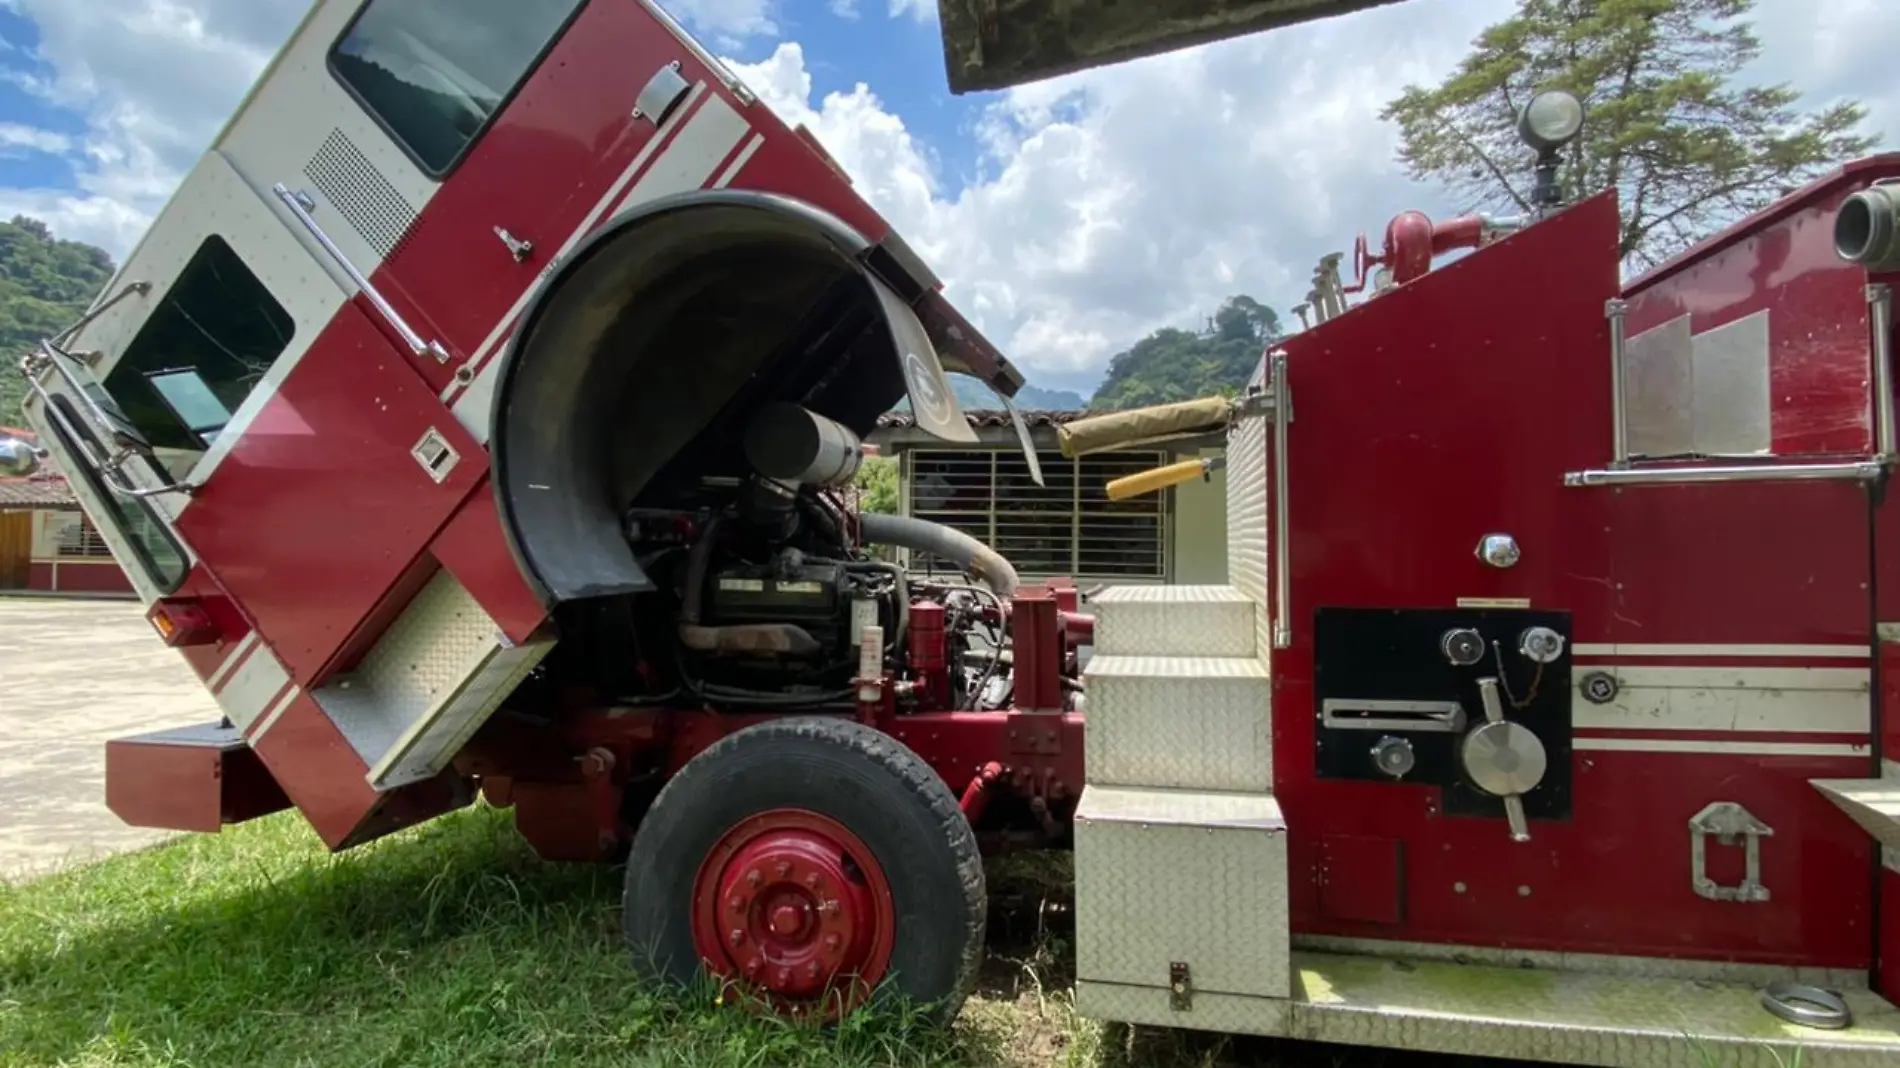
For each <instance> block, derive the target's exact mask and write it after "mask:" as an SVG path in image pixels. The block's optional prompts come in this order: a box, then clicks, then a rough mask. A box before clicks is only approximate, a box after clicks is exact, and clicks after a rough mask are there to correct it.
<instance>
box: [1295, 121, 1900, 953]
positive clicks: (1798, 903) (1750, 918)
mask: <svg viewBox="0 0 1900 1068" xmlns="http://www.w3.org/2000/svg"><path fill="white" fill-rule="evenodd" d="M1895 171H1900V164H1897V163H1896V161H1894V160H1892V159H1888V160H1886V161H1885V163H1884V169H1883V170H1882V171H1880V172H1879V173H1883V174H1884V173H1892V172H1895ZM1869 177H1870V174H1869V173H1868V172H1867V171H1865V170H1860V171H1858V172H1855V173H1849V174H1846V175H1845V176H1840V177H1837V178H1836V180H1834V181H1833V182H1831V183H1828V182H1824V183H1820V184H1818V185H1817V187H1815V188H1813V189H1811V190H1808V191H1804V193H1803V194H1802V197H1801V199H1799V200H1798V202H1796V203H1793V204H1790V205H1788V206H1787V207H1786V208H1785V209H1783V210H1781V211H1778V212H1776V213H1774V214H1773V215H1772V216H1771V217H1769V218H1768V219H1765V220H1761V221H1759V222H1757V223H1751V225H1750V226H1749V227H1748V229H1747V231H1746V233H1744V234H1738V235H1732V236H1727V237H1725V239H1723V240H1721V241H1720V242H1715V243H1712V244H1711V246H1708V247H1704V248H1703V249H1702V250H1700V251H1699V252H1697V253H1695V254H1693V255H1690V256H1687V257H1684V258H1682V259H1681V260H1679V261H1677V262H1676V263H1674V264H1672V265H1670V266H1669V267H1667V268H1666V269H1664V270H1662V271H1659V272H1656V273H1655V274H1652V275H1650V276H1648V277H1646V278H1644V279H1639V280H1638V281H1637V282H1636V283H1634V284H1633V285H1632V286H1631V287H1630V288H1629V290H1628V291H1627V292H1625V291H1622V290H1621V289H1620V287H1619V282H1618V275H1617V266H1618V259H1619V257H1618V255H1617V247H1616V246H1617V236H1618V229H1617V223H1618V217H1617V211H1616V202H1615V200H1614V197H1613V195H1611V194H1605V195H1602V196H1598V197H1596V198H1594V199H1591V200H1589V201H1586V202H1584V203H1581V204H1578V205H1576V206H1574V207H1571V208H1569V209H1568V210H1566V211H1564V212H1562V213H1560V214H1558V215H1556V216H1554V217H1551V218H1548V219H1545V220H1543V221H1541V222H1539V223H1538V224H1536V225H1534V226H1532V227H1530V228H1529V229H1528V230H1526V231H1524V232H1521V233H1518V234H1516V235H1515V236H1512V237H1510V238H1509V239H1507V240H1505V241H1504V242H1502V243H1500V244H1497V245H1495V246H1492V247H1490V248H1487V249H1484V250H1483V251H1481V252H1480V253H1478V254H1474V255H1471V256H1468V257H1465V258H1463V259H1462V260H1460V261H1458V262H1456V263H1453V264H1451V265H1449V266H1447V267H1444V268H1441V269H1439V270H1437V271H1434V272H1431V273H1430V274H1427V275H1425V276H1423V277H1421V278H1418V279H1416V280H1414V281H1411V282H1409V283H1408V284H1405V285H1401V286H1398V287H1395V288H1394V289H1391V290H1389V291H1387V292H1385V293H1383V294H1381V295H1379V296H1378V297H1377V298H1376V299H1372V300H1370V301H1368V302H1367V303H1366V304H1364V305H1363V306H1361V307H1358V308H1355V309H1353V310H1352V311H1351V312H1349V313H1347V314H1345V315H1342V316H1338V317H1336V318H1334V319H1332V320H1329V321H1328V322H1326V323H1323V324H1321V325H1319V326H1318V327H1316V328H1314V329H1312V330H1310V331H1307V332H1305V333H1302V334H1300V335H1297V336H1295V337H1293V338H1290V339H1288V340H1287V341H1286V342H1285V343H1284V345H1283V348H1284V350H1285V351H1286V353H1287V355H1288V378H1289V385H1290V391H1291V395H1292V397H1293V398H1294V405H1295V412H1296V415H1295V418H1294V420H1293V422H1292V423H1291V424H1290V426H1289V431H1288V433H1289V442H1288V451H1287V457H1286V463H1287V479H1288V491H1289V505H1290V508H1289V511H1290V522H1291V536H1290V538H1289V550H1290V554H1291V566H1292V582H1291V588H1292V603H1291V604H1290V605H1286V606H1276V610H1277V611H1280V612H1283V613H1285V615H1286V616H1287V617H1288V618H1290V619H1291V621H1292V623H1293V627H1292V630H1293V643H1292V646H1291V647H1290V648H1288V649H1284V650H1276V652H1275V655H1274V659H1273V675H1274V680H1275V681H1274V691H1275V692H1274V699H1275V707H1276V715H1275V717H1274V725H1275V726H1274V752H1275V765H1276V766H1275V793H1276V795H1277V796H1278V797H1279V798H1280V800H1281V803H1282V805H1283V806H1284V809H1285V811H1286V816H1287V825H1288V828H1289V830H1288V835H1289V848H1290V858H1289V859H1290V865H1291V869H1292V871H1293V872H1294V880H1295V885H1294V889H1293V894H1294V906H1295V911H1294V928H1295V931H1296V932H1300V933H1307V934H1322V935H1331V936H1341V937H1357V938H1374V939H1388V940H1398V941H1424V942H1441V943H1455V944H1467V945H1484V946H1511V947H1515V948H1521V949H1525V950H1553V951H1569V952H1586V953H1601V954H1615V955H1628V956H1693V957H1701V958H1719V959H1726V960H1735V961H1755V962H1763V963H1783V964H1806V965H1824V966H1836V967H1847V968H1863V967H1868V966H1870V965H1871V964H1872V963H1873V961H1872V958H1871V954H1872V953H1873V952H1874V947H1875V945H1876V942H1875V915H1876V912H1877V910H1878V904H1879V903H1878V902H1877V901H1876V900H1875V898H1874V896H1873V886H1874V881H1873V879H1872V878H1871V876H1872V873H1873V872H1874V871H1875V869H1876V867H1877V866H1878V864H1879V855H1878V850H1877V848H1876V847H1875V845H1874V844H1873V843H1872V842H1871V841H1870V839H1869V836H1868V834H1867V833H1866V832H1865V831H1864V830H1862V829H1861V828H1860V827H1859V826H1858V825H1856V824H1855V823H1854V822H1853V821H1852V820H1851V819H1849V818H1848V817H1847V816H1846V815H1844V814H1843V813H1842V812H1841V811H1840V810H1839V809H1837V808H1836V807H1835V806H1834V805H1833V804H1832V803H1831V802H1829V801H1828V800H1827V799H1826V798H1825V797H1824V796H1823V795H1822V794H1821V793H1820V792H1819V791H1817V790H1816V789H1815V788H1814V787H1813V786H1811V785H1810V782H1809V780H1811V779H1816V778H1835V779H1854V778H1865V777H1867V776H1869V775H1870V774H1871V775H1877V774H1878V769H1877V765H1876V761H1875V753H1874V741H1875V720H1874V714H1873V711H1872V708H1871V707H1870V706H1869V705H1868V704H1867V703H1866V697H1865V696H1864V695H1865V693H1866V691H1865V687H1866V685H1867V683H1866V680H1867V679H1869V678H1871V669H1872V662H1871V653H1872V650H1873V648H1874V633H1873V620H1874V597H1873V594H1872V593H1871V588H1872V584H1873V580H1874V577H1875V576H1874V574H1873V571H1872V567H1873V562H1874V558H1875V557H1874V553H1873V552H1871V551H1870V544H1869V542H1870V537H1869V532H1870V528H1871V527H1872V526H1873V524H1874V522H1875V508H1874V504H1873V502H1872V500H1871V499H1870V496H1869V491H1868V489H1867V488H1866V487H1865V486H1863V485H1862V484H1859V483H1856V482H1845V481H1843V482H1759V481H1757V482H1738V483H1733V484H1712V485H1654V486H1641V487H1630V488H1623V489H1610V488H1600V487H1582V486H1567V485H1566V484H1565V475H1566V474H1567V473H1569V472H1575V471H1580V470H1584V469H1590V468H1602V467H1605V466H1606V465H1607V464H1608V463H1609V461H1610V459H1611V456H1612V430H1611V428H1612V417H1613V405H1612V395H1611V376H1610V366H1609V353H1610V352H1611V351H1612V348H1611V336H1610V326H1609V323H1608V321H1607V319H1606V316H1605V308H1606V304H1608V302H1610V301H1611V300H1612V299H1613V298H1618V297H1624V298H1626V299H1627V301H1628V332H1629V334H1630V335H1632V336H1634V335H1637V334H1638V333H1639V332H1640V331H1642V330H1644V329H1646V328H1648V327H1649V326H1650V325H1652V324H1654V323H1656V322H1659V321H1661V320H1662V319H1663V318H1664V317H1665V316H1671V315H1678V314H1683V313H1684V312H1685V311H1688V312H1691V313H1693V315H1692V318H1693V322H1694V324H1695V328H1696V329H1698V330H1701V329H1708V328H1711V327H1716V326H1719V325H1721V324H1723V323H1725V322H1728V321H1732V320H1733V319H1735V318H1737V317H1739V316H1743V315H1747V314H1750V313H1753V312H1755V311H1757V310H1760V309H1771V310H1772V318H1771V322H1770V326H1769V329H1768V330H1767V331H1766V332H1765V336H1766V339H1767V342H1766V343H1767V348H1766V351H1765V352H1761V351H1757V352H1755V353H1754V357H1755V358H1757V359H1758V360H1763V361H1765V362H1764V363H1763V368H1764V369H1766V368H1772V369H1773V375H1774V379H1773V381H1774V389H1773V392H1772V398H1773V399H1772V403H1771V404H1770V405H1769V407H1768V410H1769V411H1770V412H1771V414H1772V418H1773V437H1772V449H1773V455H1774V456H1776V457H1781V456H1802V455H1806V454H1809V453H1816V452H1821V453H1828V452H1847V453H1855V452H1857V451H1858V452H1863V453H1864V451H1865V450H1866V449H1867V448H1868V447H1869V445H1870V438H1869V436H1868V430H1869V426H1870V423H1869V420H1868V412H1869V411H1870V408H1871V393H1870V392H1869V390H1868V388H1867V374H1866V370H1867V352H1868V345H1867V340H1866V323H1867V314H1866V304H1865V296H1864V293H1863V291H1862V285H1863V284H1864V282H1865V280H1866V278H1865V273H1864V272H1862V271H1860V270H1858V269H1857V268H1855V267H1854V265H1852V264H1847V263H1843V262H1841V261H1840V260H1838V259H1837V258H1835V257H1834V255H1833V253H1832V249H1831V246H1830V245H1828V235H1829V222H1828V220H1829V218H1830V215H1829V213H1830V212H1831V210H1832V207H1833V205H1834V204H1836V203H1838V201H1839V198H1840V196H1841V195H1843V194H1844V193H1845V192H1847V191H1848V190H1849V189H1851V188H1855V187H1857V186H1858V185H1860V184H1862V183H1864V182H1865V181H1867V180H1868V178H1869ZM1499 309H1510V313H1509V314H1500V313H1499V311H1498V310H1499ZM1626 396H1633V394H1626ZM1761 399H1763V400H1766V399H1767V398H1766V397H1763V398H1761ZM1631 403H1632V404H1635V403H1636V401H1635V400H1632V402H1631ZM1341 472H1349V473H1350V475H1351V477H1349V478H1342V477H1340V473H1341ZM1368 487H1373V488H1374V491H1373V492H1368V491H1367V489H1368ZM1495 532H1504V533H1508V534H1509V535H1511V536H1512V537H1513V538H1515V540H1516V542H1517V544H1518V546H1519V547H1520V549H1521V552H1522V558H1521V560H1520V561H1519V562H1518V563H1517V564H1516V565H1515V566H1513V567H1509V568H1504V569H1499V568H1494V567H1490V566H1486V564H1485V563H1484V562H1483V561H1482V560H1480V559H1478V558H1477V557H1476V556H1475V555H1474V553H1473V547H1474V546H1475V545H1477V544H1478V543H1479V541H1480V539H1481V538H1483V537H1484V536H1485V535H1487V534H1490V533H1495ZM1895 546H1896V551H1900V542H1895ZM1886 558H1887V556H1886V554H1883V555H1882V557H1881V559H1883V560H1885V559H1886ZM1454 606H1462V607H1466V608H1471V609H1482V608H1484V607H1493V608H1495V607H1510V608H1517V609H1530V610H1549V611H1552V612H1558V613H1563V614H1565V615H1567V617H1568V622H1569V625H1570V627H1571V641H1572V645H1571V651H1572V654H1573V660H1574V667H1573V668H1572V674H1571V679H1570V685H1571V686H1573V688H1574V687H1577V686H1578V685H1579V680H1581V679H1582V678H1583V677H1585V676H1586V675H1587V674H1589V673H1591V672H1598V671H1603V672H1607V673H1610V674H1611V675H1612V676H1614V677H1619V678H1621V679H1622V680H1623V681H1624V683H1625V684H1626V685H1628V686H1630V687H1631V689H1629V690H1628V691H1627V696H1624V697H1619V698H1617V699H1616V700H1614V701H1612V702H1611V703H1609V704H1605V705H1598V704H1595V703H1592V702H1590V701H1589V700H1587V699H1586V698H1584V697H1583V696H1581V691H1580V690H1578V691H1577V692H1575V693H1573V694H1572V700H1571V717H1572V729H1571V737H1570V738H1568V739H1564V740H1562V741H1561V742H1560V743H1559V744H1554V745H1552V746H1551V748H1550V760H1551V762H1552V763H1553V764H1556V763H1558V762H1562V763H1563V765H1564V766H1565V767H1566V769H1567V772H1568V780H1569V781H1568V789H1569V792H1570V802H1569V811H1568V812H1567V813H1565V814H1564V815H1563V816H1562V817H1560V818H1553V819H1536V818H1533V820H1532V821H1531V825H1530V830H1531V837H1530V840H1529V841H1528V842H1521V843H1520V842H1514V841H1512V840H1511V839H1510V837H1509V836H1508V835H1507V834H1506V832H1505V827H1504V824H1503V821H1502V820H1501V819H1497V818H1481V817H1474V816H1471V815H1465V814H1455V813H1450V812H1448V811H1446V805H1445V803H1444V799H1443V796H1442V794H1441V791H1440V790H1439V789H1437V788H1436V787H1433V786H1429V785H1425V784H1423V783H1416V784H1414V783H1405V782H1391V781H1385V782H1378V781H1365V780H1352V779H1341V778H1338V777H1329V776H1327V775H1324V774H1321V773H1319V772H1316V768H1315V747H1316V744H1317V743H1318V742H1319V739H1316V731H1320V730H1321V729H1322V728H1321V727H1320V726H1319V725H1318V717H1316V716H1315V715H1309V714H1300V710H1302V709H1307V708H1316V706H1317V704H1318V701H1317V700H1316V674H1315V670H1316V658H1317V657H1318V654H1317V653H1316V617H1317V615H1318V614H1320V613H1322V612H1324V611H1325V610H1329V609H1340V608H1376V609H1392V610H1408V609H1438V608H1442V609H1452V608H1453V607H1454ZM1882 618H1886V617H1884V616H1883V617H1882ZM1506 652H1508V650H1506ZM1488 655H1489V652H1488V651H1487V656H1488ZM1487 663H1488V661H1487ZM1514 672H1515V673H1516V678H1517V681H1518V683H1519V685H1520V689H1522V682H1523V680H1524V678H1525V675H1524V674H1523V673H1521V672H1516V669H1507V670H1506V672H1505V675H1506V678H1507V683H1508V682H1509V681H1510V680H1511V677H1512V675H1513V673H1514ZM1638 684H1641V685H1642V686H1643V687H1644V688H1643V689H1640V690H1639V689H1636V688H1635V687H1636V686H1637V685H1638ZM1857 684H1858V690H1857V691H1856V686H1857ZM1835 685H1841V686H1845V687H1846V688H1847V690H1848V692H1847V693H1844V694H1838V693H1832V692H1825V691H1826V688H1827V687H1831V686H1835ZM1778 686H1791V687H1795V688H1796V689H1797V690H1800V692H1787V693H1786V694H1785V697H1786V699H1785V700H1784V701H1781V702H1780V703H1779V704H1775V705H1773V706H1772V707H1769V706H1768V705H1766V704H1764V703H1763V701H1764V700H1766V698H1764V697H1763V696H1762V694H1763V693H1766V692H1778V691H1774V688H1775V687H1778ZM1803 687H1814V688H1815V692H1814V693H1811V694H1810V693H1808V692H1807V691H1805V690H1801V688H1803ZM1734 690H1744V691H1755V692H1754V693H1753V694H1748V695H1744V696H1736V695H1735V693H1734V692H1732V691H1734ZM1806 697H1813V698H1814V700H1815V701H1816V702H1817V703H1816V704H1815V705H1814V706H1813V707H1814V708H1816V709H1819V708H1821V707H1822V705H1821V703H1820V702H1825V707H1826V709H1827V712H1826V714H1825V715H1821V714H1819V713H1817V714H1816V715H1815V716H1813V717H1812V718H1810V716H1809V713H1808V711H1807V708H1806V706H1804V705H1803V703H1802V702H1803V700H1804V698H1806ZM1744 707H1745V708H1746V709H1747V710H1748V711H1747V713H1746V715H1744V714H1743V713H1740V712H1736V711H1735V710H1737V709H1742V708H1744ZM1723 712H1728V713H1732V714H1730V715H1729V716H1728V718H1724V715H1723V714H1722V713H1723ZM1749 717H1754V718H1752V719H1751V718H1749ZM1889 723H1891V720H1889ZM1889 729H1891V728H1889ZM1342 733H1343V732H1342ZM1376 737H1377V736H1376V735H1368V736H1365V742H1366V744H1368V745H1369V744H1370V743H1371V742H1372V741H1373V740H1374V739H1375V738H1376ZM1714 802H1730V803H1735V804H1740V805H1742V806H1743V807H1744V808H1746V810H1747V811H1749V812H1750V813H1752V814H1753V815H1754V816H1756V817H1757V818H1759V819H1761V820H1762V821H1763V822H1765V823H1767V824H1768V825H1769V826H1770V827H1772V828H1773V829H1774V832H1775V836H1774V837H1773V838H1772V839H1769V841H1772V842H1773V843H1774V845H1773V847H1771V848H1767V849H1765V850H1764V856H1763V860H1762V872H1761V881H1762V882H1763V884H1765V885H1766V886H1767V887H1769V888H1770V890H1771V895H1772V896H1771V898H1770V900H1768V901H1765V902H1760V903H1752V904H1747V905H1741V904H1737V903H1734V902H1729V901H1719V900H1711V899H1709V898H1707V897H1704V896H1701V895H1698V894H1697V893H1696V892H1695V888H1694V885H1693V880H1692V871H1691V849H1690V840H1691V834H1690V832H1689V822H1690V820H1691V819H1692V818H1694V817H1696V816H1697V814H1698V812H1700V811H1701V810H1703V809H1704V808H1705V806H1708V805H1710V804H1711V803H1714ZM1707 849H1708V854H1707V855H1708V857H1709V860H1708V870H1707V873H1706V874H1707V876H1708V877H1709V878H1710V879H1713V880H1714V881H1715V882H1716V883H1718V884H1722V885H1732V884H1734V883H1736V882H1738V881H1739V880H1740V878H1741V874H1742V872H1741V868H1742V864H1741V856H1742V851H1741V850H1740V849H1739V848H1730V847H1725V846H1722V845H1719V844H1715V843H1714V840H1713V839H1711V840H1710V844H1709V845H1708V847H1707ZM1891 877H1892V873H1891V872H1889V873H1887V878H1888V879H1891ZM1342 886H1344V887H1351V888H1353V893H1352V894H1350V895H1343V896H1342V894H1341V893H1340V891H1339V889H1338V888H1340V887H1342ZM1891 892H1892V891H1891V888H1887V889H1885V890H1883V893H1888V894H1891ZM1884 926H1886V927H1891V926H1893V924H1892V921H1891V920H1889V921H1888V922H1887V923H1886V924H1885V925H1884ZM1887 952H1888V953H1890V954H1891V952H1892V950H1891V949H1889V950H1888V951H1887Z"/></svg>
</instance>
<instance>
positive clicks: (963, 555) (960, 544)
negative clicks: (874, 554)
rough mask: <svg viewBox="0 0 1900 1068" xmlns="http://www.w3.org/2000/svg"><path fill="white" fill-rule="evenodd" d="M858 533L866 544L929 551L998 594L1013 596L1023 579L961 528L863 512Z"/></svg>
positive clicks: (997, 554)
mask: <svg viewBox="0 0 1900 1068" xmlns="http://www.w3.org/2000/svg"><path fill="white" fill-rule="evenodd" d="M858 523H859V527H858V529H859V532H860V533H861V535H862V536H863V538H864V540H865V542H866V543H867V544H872V545H896V546H899V547H902V548H905V549H909V550H911V551H912V552H920V553H929V554H931V555H932V556H940V557H943V558H944V559H945V560H954V561H956V563H957V564H958V565H959V566H960V567H962V568H963V569H964V570H965V571H968V572H970V573H971V574H973V575H975V576H976V577H977V578H978V579H980V580H982V582H983V584H984V585H985V586H988V587H989V588H990V592H992V593H994V594H996V596H998V597H1003V598H1009V597H1014V596H1015V595H1016V587H1017V586H1019V585H1021V583H1022V579H1021V578H1020V577H1019V576H1017V574H1016V568H1015V567H1013V566H1011V564H1010V562H1009V561H1008V560H1005V559H1003V557H1002V554H1001V553H998V552H997V551H996V550H995V549H992V548H990V547H989V546H987V545H985V544H983V543H982V542H980V541H978V540H976V539H975V538H972V537H970V536H969V535H968V534H965V533H963V532H962V531H960V530H956V529H953V528H951V527H946V526H944V525H943V524H941V523H932V522H929V521H928V520H923V519H914V518H912V517H910V516H903V515H878V514H875V513H866V514H865V515H863V516H860V517H859V520H858Z"/></svg>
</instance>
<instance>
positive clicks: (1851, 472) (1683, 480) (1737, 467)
mask: <svg viewBox="0 0 1900 1068" xmlns="http://www.w3.org/2000/svg"><path fill="white" fill-rule="evenodd" d="M1885 471H1886V464H1885V463H1883V462H1882V461H1879V460H1844V461H1841V462H1838V463H1812V464H1730V465H1726V466H1723V467H1655V468H1643V467H1618V468H1611V469H1602V468H1597V469H1592V470H1588V471H1568V472H1565V474H1564V485H1566V486H1665V485H1684V484H1689V483H1709V482H1872V481H1874V480H1875V479H1878V478H1879V477H1880V476H1881V475H1882V474H1883V473H1884V472H1885Z"/></svg>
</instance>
